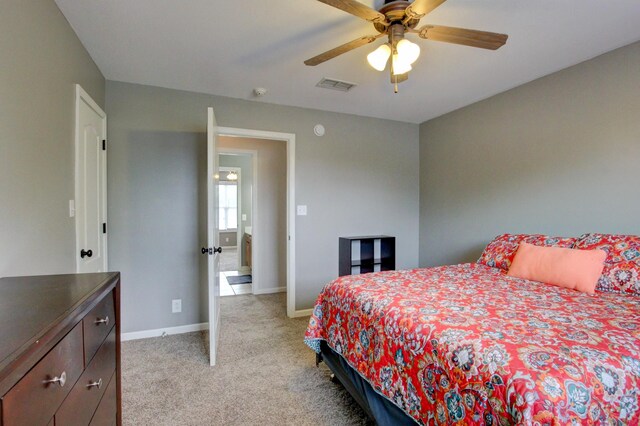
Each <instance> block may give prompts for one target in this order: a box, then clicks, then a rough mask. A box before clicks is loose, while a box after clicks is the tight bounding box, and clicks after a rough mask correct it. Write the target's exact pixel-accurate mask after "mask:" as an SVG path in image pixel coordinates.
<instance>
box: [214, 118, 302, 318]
mask: <svg viewBox="0 0 640 426" xmlns="http://www.w3.org/2000/svg"><path fill="white" fill-rule="evenodd" d="M216 135H217V140H218V145H217V150H218V152H225V153H232V154H241V153H243V151H245V152H244V153H247V152H246V151H248V150H249V151H253V152H254V157H253V159H254V170H256V173H255V174H254V179H253V182H254V185H253V186H252V199H253V202H254V203H253V205H252V216H253V217H252V221H251V225H250V228H249V230H250V234H251V237H250V248H251V256H249V258H250V259H251V265H250V266H251V276H252V292H253V294H256V295H257V294H268V293H277V292H286V293H287V306H286V311H287V315H288V316H294V314H295V308H294V301H295V288H294V283H295V215H294V213H295V208H294V205H295V184H294V183H295V176H294V173H295V135H293V134H290V133H277V132H269V131H259V130H248V129H236V128H229V127H218V128H217V129H216ZM258 176H260V178H258ZM241 178H244V181H246V176H242V177H241ZM276 186H277V189H274V188H275V187H276ZM274 191H275V192H274ZM258 194H259V195H258ZM243 199H246V197H243ZM241 220H242V218H241ZM241 231H242V235H241V236H240V240H239V241H240V244H241V249H240V250H241V251H242V248H243V246H242V244H243V243H244V242H245V241H246V237H245V234H247V232H245V231H246V229H241ZM243 240H244V241H243ZM243 266H248V265H243ZM283 309H284V306H283Z"/></svg>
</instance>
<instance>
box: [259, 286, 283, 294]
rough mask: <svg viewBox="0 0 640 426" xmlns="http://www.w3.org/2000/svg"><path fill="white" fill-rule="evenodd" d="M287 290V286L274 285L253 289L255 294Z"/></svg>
mask: <svg viewBox="0 0 640 426" xmlns="http://www.w3.org/2000/svg"><path fill="white" fill-rule="evenodd" d="M285 291H287V288H286V287H272V288H260V289H255V288H254V289H253V294H271V293H284V292H285Z"/></svg>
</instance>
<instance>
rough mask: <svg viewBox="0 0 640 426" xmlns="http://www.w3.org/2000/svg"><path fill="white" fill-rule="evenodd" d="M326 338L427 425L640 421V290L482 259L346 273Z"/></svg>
mask: <svg viewBox="0 0 640 426" xmlns="http://www.w3.org/2000/svg"><path fill="white" fill-rule="evenodd" d="M320 340H325V341H326V342H327V343H328V344H329V346H331V347H332V348H333V349H334V350H335V351H336V352H338V353H339V354H341V355H342V356H343V357H344V358H345V359H346V360H347V361H348V362H349V364H351V366H352V367H354V368H355V369H357V370H358V371H359V372H360V374H361V375H362V376H363V377H364V378H365V379H366V380H367V381H368V382H369V383H370V384H371V385H372V386H373V387H374V389H376V390H377V391H378V392H379V393H381V394H382V395H384V396H386V397H387V398H389V399H390V400H391V401H393V402H394V403H395V404H396V405H398V406H399V407H400V408H402V409H403V410H404V411H405V412H406V413H407V414H409V415H410V416H412V417H413V418H414V419H416V420H417V421H418V422H419V423H422V424H486V425H491V424H515V423H517V424H536V425H538V424H539V425H551V424H554V425H555V424H560V425H564V424H575V423H578V424H594V423H595V424H634V425H637V424H638V423H640V409H639V407H638V406H639V404H640V297H637V296H633V295H621V294H605V293H597V294H596V296H589V295H586V294H584V293H579V292H577V291H574V290H568V289H564V288H560V287H555V286H551V285H545V284H542V283H536V282H532V281H526V280H521V279H517V278H512V277H508V276H507V275H505V274H504V272H503V271H501V270H499V269H496V268H490V267H487V266H484V265H478V264H464V265H454V266H443V267H437V268H429V269H415V270H410V271H397V272H396V271H394V272H382V273H374V274H365V275H353V276H345V277H341V278H339V279H337V280H335V281H334V282H332V283H330V284H328V285H327V286H326V287H325V288H324V289H323V291H322V293H321V294H320V296H319V297H318V300H317V303H316V306H315V309H314V311H313V315H312V316H311V320H310V321H309V327H308V329H307V332H306V336H305V341H306V342H307V344H308V345H309V346H311V347H312V348H313V349H315V350H319V343H320Z"/></svg>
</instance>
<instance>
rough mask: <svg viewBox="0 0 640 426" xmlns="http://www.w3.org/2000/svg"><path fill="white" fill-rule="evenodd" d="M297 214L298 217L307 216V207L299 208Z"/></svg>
mask: <svg viewBox="0 0 640 426" xmlns="http://www.w3.org/2000/svg"><path fill="white" fill-rule="evenodd" d="M297 213H298V216H306V215H307V206H298V208H297Z"/></svg>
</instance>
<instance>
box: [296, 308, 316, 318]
mask: <svg viewBox="0 0 640 426" xmlns="http://www.w3.org/2000/svg"><path fill="white" fill-rule="evenodd" d="M312 313H313V308H311V309H301V310H299V311H293V315H291V318H300V317H310V316H311V314H312Z"/></svg>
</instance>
